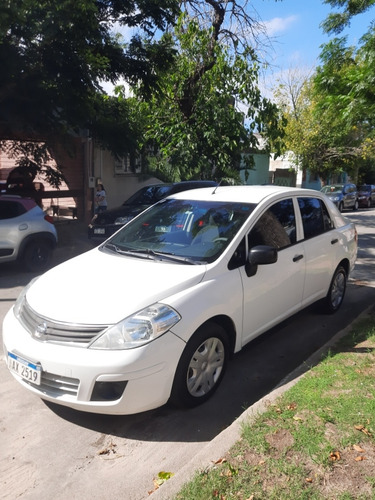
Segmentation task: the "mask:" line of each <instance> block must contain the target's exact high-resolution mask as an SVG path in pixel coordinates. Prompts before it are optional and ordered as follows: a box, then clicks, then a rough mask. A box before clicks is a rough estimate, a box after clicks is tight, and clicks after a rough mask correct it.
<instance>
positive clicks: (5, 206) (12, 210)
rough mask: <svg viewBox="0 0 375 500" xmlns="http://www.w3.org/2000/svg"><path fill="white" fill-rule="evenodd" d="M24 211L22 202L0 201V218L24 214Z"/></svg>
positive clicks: (11, 217)
mask: <svg viewBox="0 0 375 500" xmlns="http://www.w3.org/2000/svg"><path fill="white" fill-rule="evenodd" d="M26 211H27V210H26V208H25V207H24V206H23V205H22V203H18V202H15V201H7V200H1V201H0V220H4V219H14V218H15V217H19V216H20V215H22V214H24V213H25V212H26Z"/></svg>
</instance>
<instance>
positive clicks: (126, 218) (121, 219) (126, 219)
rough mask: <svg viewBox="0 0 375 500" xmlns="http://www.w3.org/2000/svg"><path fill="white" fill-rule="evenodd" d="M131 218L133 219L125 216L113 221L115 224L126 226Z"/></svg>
mask: <svg viewBox="0 0 375 500" xmlns="http://www.w3.org/2000/svg"><path fill="white" fill-rule="evenodd" d="M133 218H134V217H132V216H131V215H126V216H125V217H117V219H116V220H115V224H126V223H127V222H129V221H130V220H132V219H133Z"/></svg>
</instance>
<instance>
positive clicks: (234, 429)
mask: <svg viewBox="0 0 375 500" xmlns="http://www.w3.org/2000/svg"><path fill="white" fill-rule="evenodd" d="M373 309H374V306H373V305H371V306H370V307H368V308H367V309H366V310H365V311H363V312H362V313H361V314H360V315H359V316H357V317H356V318H355V320H354V321H353V322H352V323H351V324H350V325H348V326H347V327H345V328H344V329H343V330H341V331H340V332H338V333H337V334H336V335H335V336H334V337H332V339H330V340H329V342H327V343H326V344H324V346H322V347H321V348H320V349H318V350H317V351H315V352H314V353H313V354H312V355H311V356H310V357H309V358H308V359H307V360H306V361H305V362H304V363H302V364H301V365H300V366H299V367H297V368H296V369H295V370H293V371H292V372H291V373H290V374H289V375H287V376H286V377H285V378H284V379H283V380H281V381H280V382H279V384H278V385H277V386H276V387H275V388H274V389H273V391H271V392H270V393H269V394H268V395H267V396H264V397H263V398H262V399H260V400H259V401H257V402H256V403H255V404H253V405H252V406H250V407H249V408H247V409H246V410H245V411H244V412H243V413H242V414H241V415H240V416H239V417H238V418H237V419H236V420H235V421H234V422H233V423H232V424H231V425H230V426H229V427H227V428H226V429H225V430H224V431H222V432H221V433H220V434H218V435H217V436H216V437H215V438H214V439H213V440H212V441H210V442H209V443H207V445H206V446H205V447H204V448H203V449H202V450H201V451H200V452H199V453H197V454H196V455H195V456H194V457H193V458H192V459H191V460H190V461H189V462H188V463H187V464H186V465H185V466H184V467H182V468H181V469H180V470H179V471H178V472H177V473H176V474H175V475H174V476H172V477H171V478H170V479H169V480H168V481H166V482H165V483H163V484H162V485H161V486H160V487H159V488H158V489H157V490H155V491H154V492H153V493H152V494H151V495H150V496H149V497H148V498H152V500H174V499H175V498H176V495H177V494H178V492H179V491H180V490H181V488H182V487H183V486H184V484H185V483H187V482H189V481H191V480H192V479H193V477H194V476H195V474H196V473H198V472H199V471H208V470H209V469H211V468H213V467H214V466H215V463H216V462H217V461H218V460H219V459H220V458H222V457H224V455H225V454H226V453H227V452H228V451H229V449H230V448H231V447H232V446H233V445H234V444H235V443H236V442H237V441H238V440H239V439H240V438H241V432H242V425H243V424H245V423H246V424H249V423H252V422H253V421H254V420H255V419H256V417H257V416H258V415H260V414H262V413H263V412H264V411H266V410H267V409H268V408H269V406H270V405H271V404H273V403H274V402H275V401H276V400H277V399H278V398H279V397H280V396H281V395H282V394H284V392H286V391H287V390H288V389H290V388H291V387H293V386H294V385H295V384H297V382H298V381H299V380H300V379H301V378H302V377H304V376H305V375H306V373H307V372H308V371H309V370H310V368H312V367H314V366H315V365H317V364H318V363H319V362H320V360H321V359H322V356H323V355H324V354H326V353H327V351H328V350H329V348H331V347H333V346H334V345H335V344H336V343H337V342H338V341H339V340H340V339H341V338H342V337H344V336H345V335H347V334H348V333H349V331H350V330H351V328H352V325H353V323H355V322H356V321H358V320H359V319H360V318H362V317H365V316H367V315H368V314H369V312H370V311H371V310H373Z"/></svg>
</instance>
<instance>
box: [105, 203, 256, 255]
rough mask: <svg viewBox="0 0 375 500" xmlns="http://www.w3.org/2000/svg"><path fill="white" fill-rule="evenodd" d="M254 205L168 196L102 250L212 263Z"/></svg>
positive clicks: (130, 224)
mask: <svg viewBox="0 0 375 500" xmlns="http://www.w3.org/2000/svg"><path fill="white" fill-rule="evenodd" d="M255 206H256V205H255V204H250V203H234V202H218V201H191V200H176V199H167V200H164V201H162V202H160V203H158V204H157V205H154V206H153V207H151V208H150V209H149V210H146V211H145V212H143V213H142V214H141V215H140V216H138V217H137V218H136V219H134V220H133V221H131V222H130V223H129V224H127V225H126V226H124V228H123V229H122V230H121V231H119V232H118V233H116V234H115V235H114V236H113V237H112V238H110V239H109V240H107V242H106V243H105V244H104V246H103V247H102V249H104V250H106V251H111V252H116V253H120V254H125V255H132V256H136V257H140V258H151V259H157V260H159V259H162V260H168V261H175V262H184V263H187V264H202V263H209V262H213V261H214V260H215V259H217V258H218V257H219V255H220V254H221V253H222V252H223V251H224V249H225V248H226V247H227V246H228V245H229V243H230V242H231V241H232V239H233V238H234V236H235V235H236V234H237V232H238V230H239V229H240V227H241V226H242V225H243V224H244V222H245V221H246V219H247V218H248V217H249V215H250V213H251V212H252V211H253V210H254V208H255Z"/></svg>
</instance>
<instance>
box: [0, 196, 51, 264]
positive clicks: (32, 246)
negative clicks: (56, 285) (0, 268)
mask: <svg viewBox="0 0 375 500" xmlns="http://www.w3.org/2000/svg"><path fill="white" fill-rule="evenodd" d="M56 245H57V232H56V228H55V226H54V223H53V218H52V217H51V216H49V215H46V214H45V213H44V212H43V210H42V209H41V208H40V207H39V206H38V205H37V204H36V203H35V201H34V200H33V199H31V198H22V197H21V196H17V195H9V194H0V264H2V263H7V262H14V261H16V260H17V261H18V262H19V263H20V264H21V265H23V266H24V267H25V268H26V269H27V270H28V271H33V272H42V271H45V270H46V269H47V267H48V266H49V265H50V262H51V257H52V253H53V250H54V248H56Z"/></svg>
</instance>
